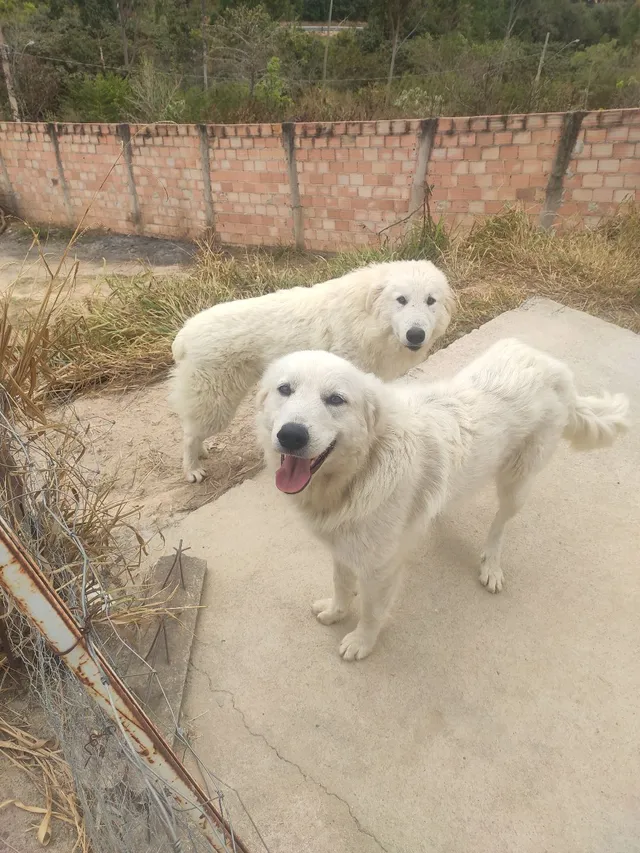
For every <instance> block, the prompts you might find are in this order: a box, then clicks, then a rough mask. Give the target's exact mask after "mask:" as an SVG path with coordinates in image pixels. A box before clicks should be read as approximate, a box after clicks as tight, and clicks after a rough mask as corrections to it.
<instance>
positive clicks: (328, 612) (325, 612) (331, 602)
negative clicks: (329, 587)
mask: <svg viewBox="0 0 640 853" xmlns="http://www.w3.org/2000/svg"><path fill="white" fill-rule="evenodd" d="M355 591H356V576H355V574H354V572H353V571H352V570H351V569H350V568H349V567H348V566H346V565H345V564H344V563H341V562H340V561H339V560H334V561H333V598H321V599H319V600H318V601H314V603H313V604H312V605H311V610H312V611H313V613H314V614H315V616H316V619H317V620H318V622H322V624H323V625H333V624H334V623H335V622H340V620H341V619H344V617H345V616H346V615H347V613H348V612H349V607H350V605H351V602H352V601H353V596H354V595H355Z"/></svg>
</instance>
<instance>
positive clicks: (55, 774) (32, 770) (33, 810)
mask: <svg viewBox="0 0 640 853" xmlns="http://www.w3.org/2000/svg"><path fill="white" fill-rule="evenodd" d="M0 753H2V754H3V755H4V756H5V757H6V758H7V760H8V761H9V762H10V763H11V764H13V765H14V766H15V767H17V768H18V769H19V770H20V771H21V772H23V773H25V774H26V775H27V776H28V777H29V778H30V779H31V780H32V781H33V783H34V785H35V787H36V788H37V789H38V790H39V791H40V793H41V795H42V800H41V801H40V802H38V803H35V804H34V803H23V802H21V801H19V800H15V799H8V800H4V801H3V802H0V809H4V808H16V809H20V810H21V811H25V812H28V813H29V814H32V815H34V817H35V819H36V824H35V826H34V831H35V833H36V837H37V839H38V841H39V842H40V844H41V845H42V846H43V847H46V846H47V845H48V844H49V842H50V841H51V839H52V837H53V834H54V832H55V824H56V823H57V822H60V823H63V824H67V825H68V826H71V827H72V830H73V832H74V835H75V843H74V845H73V848H72V849H71V851H70V853H75V851H76V850H78V851H80V853H88V851H89V840H88V838H87V835H86V832H85V827H84V821H83V818H82V811H81V809H80V806H79V804H78V801H77V799H76V793H75V785H74V782H73V777H72V775H71V770H70V769H69V765H68V764H67V763H66V761H65V760H64V757H63V755H62V751H61V750H60V747H59V745H58V744H57V743H56V742H55V740H53V739H52V738H42V737H37V736H36V735H34V734H33V733H31V732H30V731H29V730H28V729H27V728H26V726H24V725H23V726H15V725H12V724H11V723H9V722H7V721H6V720H0Z"/></svg>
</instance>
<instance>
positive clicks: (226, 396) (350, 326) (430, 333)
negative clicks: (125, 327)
mask: <svg viewBox="0 0 640 853" xmlns="http://www.w3.org/2000/svg"><path fill="white" fill-rule="evenodd" d="M453 307H454V298H453V294H452V293H451V289H450V287H449V284H448V282H447V278H446V276H445V275H444V273H442V272H441V271H440V270H439V269H437V267H435V266H434V265H433V264H432V263H431V262H430V261H393V262H391V263H387V264H374V265H372V266H368V267H363V268H362V269H358V270H355V271H354V272H351V273H349V274H347V275H345V276H342V278H336V279H332V280H331V281H325V282H323V283H322V284H316V285H315V287H295V288H292V289H291V290H279V291H277V292H276V293H271V294H268V295H266V296H259V297H256V298H254V299H244V300H237V301H235V302H226V303H224V304H221V305H215V306H214V307H213V308H209V309H207V310H206V311H202V312H201V313H200V314H197V315H196V316H195V317H192V318H191V319H190V320H187V322H186V323H185V325H184V326H183V328H182V329H181V330H180V332H178V335H177V336H176V339H175V340H174V342H173V358H174V360H175V362H176V367H175V369H174V372H173V383H172V393H171V404H172V407H173V409H174V411H175V412H176V413H177V414H178V415H179V416H180V418H181V420H182V425H183V429H184V472H185V476H186V478H187V480H188V481H189V482H191V483H198V482H200V481H201V480H202V479H203V477H204V476H205V471H204V469H203V468H202V463H201V462H199V458H200V457H201V456H202V455H206V454H205V453H204V448H203V445H202V442H203V440H204V439H205V438H208V437H209V436H211V435H214V434H215V433H218V432H220V431H221V430H223V429H224V428H225V427H226V426H227V424H228V423H229V422H230V421H231V419H232V417H233V415H234V414H235V412H236V409H237V408H238V406H239V405H240V403H241V402H242V399H243V398H244V397H245V396H246V394H247V392H248V391H249V390H250V389H251V387H252V386H253V385H255V384H256V382H257V381H258V380H259V379H260V377H261V376H262V373H263V371H264V370H265V368H266V367H267V365H268V364H269V363H270V362H272V361H273V360H274V359H276V358H280V356H283V355H286V354H287V353H289V352H294V351H295V350H301V349H317V350H319V349H322V350H329V351H331V352H335V353H336V354H338V355H341V356H343V357H344V358H348V359H349V360H350V361H352V362H353V363H354V364H356V365H357V366H358V367H361V368H362V369H364V370H370V371H372V372H373V373H376V374H377V375H378V376H381V377H382V378H385V379H395V378H396V377H399V376H402V375H403V374H404V373H406V372H407V371H408V370H409V369H410V368H411V367H415V365H417V364H419V363H420V362H421V361H424V359H425V358H426V357H427V353H428V351H429V349H430V348H431V347H432V346H433V344H434V343H435V341H436V340H437V339H438V338H439V337H441V336H442V335H443V334H444V333H445V332H446V330H447V327H448V325H449V322H450V320H451V315H452V311H453Z"/></svg>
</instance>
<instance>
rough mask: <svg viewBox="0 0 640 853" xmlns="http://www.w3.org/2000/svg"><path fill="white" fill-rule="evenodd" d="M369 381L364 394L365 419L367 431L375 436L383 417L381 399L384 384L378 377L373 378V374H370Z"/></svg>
mask: <svg viewBox="0 0 640 853" xmlns="http://www.w3.org/2000/svg"><path fill="white" fill-rule="evenodd" d="M367 380H368V381H367V387H366V390H365V394H364V402H365V419H366V422H367V430H368V432H369V433H370V434H371V435H373V434H374V433H376V432H377V431H378V427H379V426H380V419H381V416H382V403H381V399H380V389H381V386H382V382H380V380H379V379H378V378H377V377H376V376H373V374H369V375H368V376H367Z"/></svg>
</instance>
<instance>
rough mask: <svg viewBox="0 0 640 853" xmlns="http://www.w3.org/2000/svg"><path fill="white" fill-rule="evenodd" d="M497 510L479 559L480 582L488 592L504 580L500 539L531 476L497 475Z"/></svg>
mask: <svg viewBox="0 0 640 853" xmlns="http://www.w3.org/2000/svg"><path fill="white" fill-rule="evenodd" d="M496 485H497V491H498V501H499V506H498V512H497V513H496V516H495V518H494V519H493V523H492V524H491V527H490V528H489V535H488V536H487V541H486V544H485V546H484V553H483V554H482V558H481V560H480V583H481V584H483V586H486V588H487V589H488V590H489V592H500V590H501V589H502V582H503V580H504V577H503V574H502V568H501V565H500V555H501V553H502V540H503V538H504V529H505V526H506V524H507V522H508V521H509V520H510V519H512V518H513V517H514V515H516V514H517V513H518V511H519V510H520V509H521V508H522V506H523V505H524V502H525V500H526V499H527V496H528V494H529V491H530V489H531V478H530V477H526V478H524V479H518V480H508V479H502V477H501V476H499V477H498V481H497V484H496Z"/></svg>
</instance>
